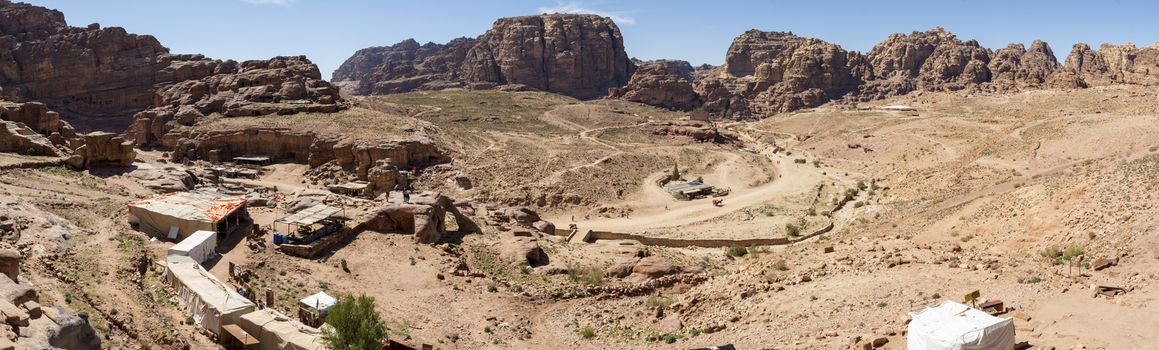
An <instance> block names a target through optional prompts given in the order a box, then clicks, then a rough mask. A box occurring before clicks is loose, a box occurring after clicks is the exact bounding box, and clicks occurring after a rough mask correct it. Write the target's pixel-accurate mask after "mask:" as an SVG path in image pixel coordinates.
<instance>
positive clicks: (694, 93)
mask: <svg viewBox="0 0 1159 350" xmlns="http://www.w3.org/2000/svg"><path fill="white" fill-rule="evenodd" d="M515 38H522V39H519V40H516V39H515ZM592 38H596V39H598V40H592ZM563 42H566V43H567V44H568V45H561V44H560V43H563ZM577 52H578V53H580V54H579V55H578V56H576V54H575V53H577ZM576 57H579V58H576ZM623 57H624V54H623V46H622V38H621V35H620V33H619V30H618V29H617V28H616V27H615V24H614V23H612V21H611V19H608V18H602V17H599V16H592V15H558V14H557V15H541V16H526V17H515V18H503V19H500V20H498V21H496V22H495V26H494V27H493V28H492V29H491V30H489V31H488V32H487V33H486V34H484V35H482V36H480V37H478V38H460V39H455V40H452V41H451V42H449V43H447V44H434V43H427V44H422V45H420V44H419V43H418V42H416V41H414V40H410V39H408V40H406V41H403V42H400V43H398V44H395V45H393V46H386V47H372V48H367V49H363V50H360V51H358V52H357V53H355V55H354V56H353V57H351V58H350V59H348V60H347V61H346V62H345V63H343V65H342V66H341V67H340V68H338V70H336V71H335V72H334V81H335V84H336V85H339V86H342V87H343V89H345V90H346V91H348V92H350V93H354V94H359V95H376V94H392V93H401V92H408V91H416V90H439V89H445V88H468V89H486V88H507V89H517V90H518V89H533V90H542V91H551V92H558V93H562V94H565V95H570V96H573V97H579V98H595V97H603V96H606V97H610V98H618V99H624V100H629V101H635V102H641V103H645V104H650V105H653V106H657V107H662V108H669V109H676V110H692V109H696V108H702V109H704V110H706V111H708V112H710V113H713V114H716V115H729V116H734V117H748V116H768V115H772V114H776V113H782V112H788V111H793V110H799V109H802V108H809V107H815V106H818V105H821V104H823V103H826V102H829V101H833V100H846V101H860V102H864V101H872V100H878V99H883V98H888V97H892V96H899V95H904V94H906V93H909V92H912V91H975V92H999V91H1017V90H1023V89H1037V88H1082V87H1089V86H1099V85H1108V84H1144V85H1154V84H1159V47H1156V46H1154V45H1153V46H1151V47H1144V48H1139V47H1135V46H1134V45H1132V44H1125V45H1110V44H1104V45H1102V46H1101V47H1099V49H1098V50H1094V49H1091V47H1090V46H1087V45H1086V44H1076V45H1075V46H1074V48H1073V49H1072V51H1071V53H1070V55H1069V56H1068V57H1067V58H1066V61H1065V62H1066V63H1065V64H1060V63H1059V61H1058V59H1057V58H1056V57H1055V55H1054V51H1053V50H1052V49H1051V47H1050V45H1049V44H1047V43H1046V42H1044V41H1041V40H1036V41H1034V42H1033V43H1031V44H1030V45H1029V47H1027V46H1026V45H1024V44H1020V43H1015V44H1010V45H1008V46H1007V47H1004V48H999V49H997V50H992V49H989V48H985V47H982V46H981V45H980V44H979V43H978V42H977V41H976V40H962V39H960V38H958V37H957V36H956V35H954V34H953V33H951V32H949V31H947V30H945V29H943V28H940V27H937V28H933V29H931V30H927V31H915V32H912V33H909V34H901V33H897V34H892V35H890V36H888V37H886V38H885V40H884V41H882V42H881V43H879V44H877V45H875V46H874V47H873V48H872V49H871V50H869V51H868V52H865V53H862V52H857V51H848V50H845V49H843V48H841V46H840V45H837V44H833V43H830V42H826V41H824V40H820V39H816V38H806V37H800V36H797V35H795V34H793V33H791V32H766V31H760V30H756V29H753V30H749V31H747V32H745V33H742V34H741V35H739V36H737V37H736V39H734V40H733V43H732V45H731V46H730V47H729V49H728V51H727V52H726V54H725V64H724V65H722V66H720V67H712V66H699V67H695V68H693V67H692V66H691V65H690V64H688V62H684V61H676V60H657V61H647V62H643V61H639V60H631V61H628V62H626V64H625V65H620V64H619V63H620V62H624V59H623ZM565 58H566V59H565ZM559 62H563V64H558V63H559ZM585 62H586V63H585ZM593 62H594V63H593ZM601 62H603V63H607V64H600V63H601ZM548 63H550V64H555V66H552V68H542V67H544V66H545V64H548ZM585 70H586V71H585ZM563 82H567V83H568V84H563V85H561V83H563ZM602 88H608V91H607V93H606V94H604V93H602V92H601V91H600V90H601V89H602Z"/></svg>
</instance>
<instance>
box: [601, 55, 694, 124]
mask: <svg viewBox="0 0 1159 350" xmlns="http://www.w3.org/2000/svg"><path fill="white" fill-rule="evenodd" d="M692 81H693V68H692V65H690V64H688V62H686V61H672V60H657V61H648V62H642V63H639V64H638V67H637V68H636V72H635V73H634V74H632V79H631V80H629V81H628V85H625V86H624V87H620V88H612V89H611V91H610V93H609V95H610V97H613V98H620V99H624V100H628V101H633V102H640V103H643V104H647V105H652V106H656V107H661V108H668V109H675V110H681V111H687V110H691V109H693V108H696V106H697V105H699V103H700V101H699V97H698V96H697V95H696V91H693V89H692Z"/></svg>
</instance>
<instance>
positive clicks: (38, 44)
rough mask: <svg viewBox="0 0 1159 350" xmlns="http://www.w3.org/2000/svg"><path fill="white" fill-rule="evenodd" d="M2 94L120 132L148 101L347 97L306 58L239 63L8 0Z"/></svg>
mask: <svg viewBox="0 0 1159 350" xmlns="http://www.w3.org/2000/svg"><path fill="white" fill-rule="evenodd" d="M174 86H179V87H174ZM0 98H3V99H7V100H12V101H17V102H25V101H39V102H43V103H45V104H46V105H48V106H49V107H50V108H52V109H53V110H55V111H58V112H60V114H61V117H62V118H63V119H64V120H66V121H68V122H70V123H72V124H73V125H74V126H76V127H77V128H78V129H80V130H111V131H118V132H119V131H122V130H124V129H125V127H127V126H128V125H129V124H130V123H131V122H132V121H133V117H132V116H133V114H134V113H137V112H140V111H142V110H145V109H147V108H151V107H161V106H166V107H169V106H177V105H186V104H194V103H197V102H201V101H203V100H205V99H210V100H213V102H212V104H218V105H220V106H221V107H220V108H201V109H203V110H204V111H207V112H224V111H226V110H228V109H237V108H242V107H248V105H251V104H254V103H275V102H286V101H307V103H300V102H297V103H298V104H324V105H335V104H337V101H339V100H340V98H339V96H338V93H337V89H334V88H332V87H330V86H329V84H328V83H326V82H325V81H322V80H321V74H319V73H318V69H317V67H316V66H314V65H313V63H310V62H309V60H306V59H305V58H304V57H298V58H275V59H273V60H269V61H252V62H245V63H241V64H239V63H237V62H234V61H220V60H213V59H208V58H205V57H204V56H201V55H173V54H170V53H169V49H167V48H165V47H164V46H162V45H161V43H159V42H158V41H157V39H156V38H154V37H152V36H148V35H135V34H130V33H127V32H126V31H125V30H124V29H122V28H116V27H113V28H100V25H97V24H92V25H89V26H87V27H85V28H78V27H69V26H68V24H67V23H66V22H65V20H64V15H63V14H62V13H60V12H59V11H55V10H49V9H46V8H43V7H37V6H32V5H28V4H22V3H10V2H7V1H0ZM251 109H252V108H251ZM314 109H318V107H314ZM303 110H304V108H303Z"/></svg>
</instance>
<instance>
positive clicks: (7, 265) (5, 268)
mask: <svg viewBox="0 0 1159 350" xmlns="http://www.w3.org/2000/svg"><path fill="white" fill-rule="evenodd" d="M21 259H23V258H22V257H21V256H20V252H19V251H17V250H15V249H0V273H3V274H4V275H5V276H8V278H9V279H11V280H13V281H17V282H19V281H20V279H19V278H17V276H19V275H20V261H21Z"/></svg>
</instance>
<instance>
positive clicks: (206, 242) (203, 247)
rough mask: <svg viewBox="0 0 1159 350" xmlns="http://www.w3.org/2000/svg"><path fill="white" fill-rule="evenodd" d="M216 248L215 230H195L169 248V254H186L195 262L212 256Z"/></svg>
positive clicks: (203, 260)
mask: <svg viewBox="0 0 1159 350" xmlns="http://www.w3.org/2000/svg"><path fill="white" fill-rule="evenodd" d="M216 248H217V232H213V231H197V232H194V233H193V234H191V235H189V237H185V239H183V240H181V242H178V243H177V244H175V245H173V247H171V248H169V254H168V255H169V256H188V257H190V258H193V261H196V262H197V263H199V264H200V263H204V262H205V261H206V260H209V258H212V257H213V254H214V253H215V251H214V249H216Z"/></svg>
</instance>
